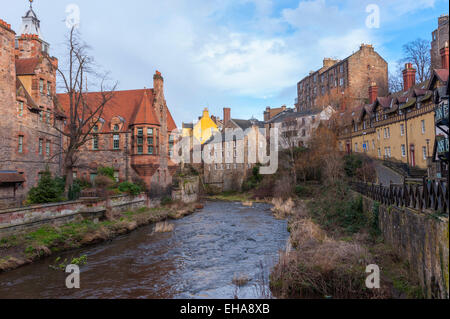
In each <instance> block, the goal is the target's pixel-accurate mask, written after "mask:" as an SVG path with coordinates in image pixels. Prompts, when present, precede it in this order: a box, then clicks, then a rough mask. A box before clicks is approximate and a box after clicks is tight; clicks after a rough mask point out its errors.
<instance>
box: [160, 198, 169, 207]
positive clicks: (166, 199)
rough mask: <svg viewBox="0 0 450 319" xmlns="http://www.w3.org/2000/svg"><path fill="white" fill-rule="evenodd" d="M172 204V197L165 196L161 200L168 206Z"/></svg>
mask: <svg viewBox="0 0 450 319" xmlns="http://www.w3.org/2000/svg"><path fill="white" fill-rule="evenodd" d="M170 204H172V198H170V197H168V196H165V197H164V198H163V199H162V200H161V205H163V206H166V205H170Z"/></svg>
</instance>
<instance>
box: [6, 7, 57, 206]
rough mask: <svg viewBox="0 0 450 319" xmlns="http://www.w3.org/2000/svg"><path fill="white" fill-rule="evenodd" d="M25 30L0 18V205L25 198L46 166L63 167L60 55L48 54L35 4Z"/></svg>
mask: <svg viewBox="0 0 450 319" xmlns="http://www.w3.org/2000/svg"><path fill="white" fill-rule="evenodd" d="M21 30H22V31H21V33H20V34H18V35H16V33H15V32H14V31H13V30H12V29H11V26H10V25H9V24H7V23H6V22H4V21H3V20H0V101H1V104H0V114H1V117H2V119H3V121H1V123H0V136H1V140H0V150H1V151H0V205H1V203H3V204H4V205H8V204H10V203H15V204H17V203H20V202H23V201H24V200H25V198H26V194H27V193H28V191H29V190H30V188H31V187H33V186H35V185H36V183H37V182H38V180H39V176H40V174H41V173H42V172H44V171H45V170H46V169H49V170H50V171H51V172H52V173H53V174H54V175H60V174H61V168H62V167H61V164H62V155H61V152H60V150H61V145H62V135H61V134H60V133H59V132H58V130H57V129H56V128H59V129H61V128H62V125H63V120H64V114H63V113H62V110H60V109H58V107H57V106H56V104H55V103H54V100H55V91H56V69H57V67H58V60H57V59H56V58H54V57H51V56H50V55H49V45H48V43H47V42H45V41H44V40H43V39H42V36H41V31H40V21H39V19H38V18H37V15H36V13H35V12H34V10H33V8H32V7H31V6H30V9H29V10H28V11H27V12H26V14H25V16H24V17H23V18H22V27H21Z"/></svg>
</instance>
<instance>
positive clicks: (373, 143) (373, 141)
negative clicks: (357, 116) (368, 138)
mask: <svg viewBox="0 0 450 319" xmlns="http://www.w3.org/2000/svg"><path fill="white" fill-rule="evenodd" d="M372 150H374V151H375V140H372Z"/></svg>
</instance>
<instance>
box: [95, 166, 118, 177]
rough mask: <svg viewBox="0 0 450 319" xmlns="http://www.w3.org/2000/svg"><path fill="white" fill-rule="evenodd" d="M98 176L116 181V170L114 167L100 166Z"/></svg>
mask: <svg viewBox="0 0 450 319" xmlns="http://www.w3.org/2000/svg"><path fill="white" fill-rule="evenodd" d="M97 174H98V175H99V176H106V177H109V178H111V179H112V180H114V168H112V167H104V166H100V167H99V168H97Z"/></svg>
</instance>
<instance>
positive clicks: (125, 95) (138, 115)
mask: <svg viewBox="0 0 450 319" xmlns="http://www.w3.org/2000/svg"><path fill="white" fill-rule="evenodd" d="M86 95H87V100H88V101H89V100H90V101H94V102H93V103H95V102H97V103H99V102H100V101H101V99H102V93H101V92H92V93H86ZM57 97H58V101H59V103H60V105H61V106H62V108H63V109H64V110H65V111H66V112H67V111H68V110H69V96H68V95H67V94H57ZM154 97H155V96H154V92H153V89H139V90H125V91H115V92H114V93H113V97H112V99H111V100H110V101H109V102H108V104H107V107H105V108H104V110H103V114H102V116H101V117H102V119H103V120H104V121H105V123H106V124H107V125H104V126H103V127H102V128H101V131H103V132H109V131H110V129H109V127H108V125H109V123H111V121H112V120H113V119H114V118H121V119H123V120H124V122H125V125H123V127H122V128H121V130H122V131H123V132H125V131H127V130H128V127H129V126H130V125H133V123H137V124H154V125H159V121H158V118H157V117H156V114H155V110H154V106H153V104H154ZM143 108H144V109H143ZM145 108H147V109H145ZM149 109H150V110H149ZM153 117H154V118H153ZM145 121H148V122H150V123H142V122H145ZM176 128H177V126H176V124H175V121H174V120H173V118H172V115H171V114H170V111H169V110H168V111H167V129H168V130H169V131H173V130H175V129H176Z"/></svg>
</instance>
